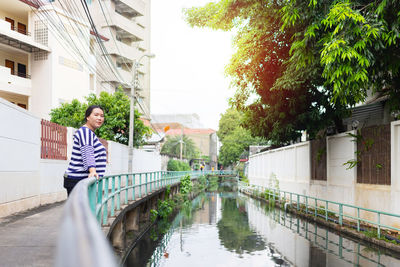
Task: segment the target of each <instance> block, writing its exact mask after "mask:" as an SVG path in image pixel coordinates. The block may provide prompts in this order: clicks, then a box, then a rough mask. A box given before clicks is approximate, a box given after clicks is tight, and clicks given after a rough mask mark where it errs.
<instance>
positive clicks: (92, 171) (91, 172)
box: [88, 167, 99, 180]
mask: <svg viewBox="0 0 400 267" xmlns="http://www.w3.org/2000/svg"><path fill="white" fill-rule="evenodd" d="M88 177H96V179H97V180H99V175H98V174H97V172H96V168H93V167H92V168H89V176H88Z"/></svg>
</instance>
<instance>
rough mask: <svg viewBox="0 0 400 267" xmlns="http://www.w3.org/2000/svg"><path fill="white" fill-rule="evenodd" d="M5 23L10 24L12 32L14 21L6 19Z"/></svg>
mask: <svg viewBox="0 0 400 267" xmlns="http://www.w3.org/2000/svg"><path fill="white" fill-rule="evenodd" d="M6 21H7V22H9V23H10V24H11V30H14V20H13V19H10V18H7V17H6Z"/></svg>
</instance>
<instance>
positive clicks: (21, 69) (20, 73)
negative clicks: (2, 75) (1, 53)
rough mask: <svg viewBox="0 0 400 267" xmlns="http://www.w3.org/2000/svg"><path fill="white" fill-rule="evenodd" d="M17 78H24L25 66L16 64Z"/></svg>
mask: <svg viewBox="0 0 400 267" xmlns="http://www.w3.org/2000/svg"><path fill="white" fill-rule="evenodd" d="M17 74H18V76H19V77H23V78H26V65H24V64H21V63H18V73H17Z"/></svg>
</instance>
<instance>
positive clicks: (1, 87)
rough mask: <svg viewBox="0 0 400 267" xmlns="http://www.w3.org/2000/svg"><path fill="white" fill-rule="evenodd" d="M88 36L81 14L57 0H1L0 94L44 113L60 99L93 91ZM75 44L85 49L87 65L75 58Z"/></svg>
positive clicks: (82, 51)
mask: <svg viewBox="0 0 400 267" xmlns="http://www.w3.org/2000/svg"><path fill="white" fill-rule="evenodd" d="M43 2H45V1H43ZM55 24H57V25H55ZM71 25H74V27H79V30H80V34H77V33H76V32H77V30H76V29H77V28H76V29H74V27H73V26H71ZM51 27H53V29H56V30H58V31H59V34H54V33H53V31H52V28H51ZM90 36H91V35H90V28H89V26H88V25H87V24H86V23H85V22H84V20H81V19H77V18H74V17H72V16H70V15H69V14H68V13H65V12H63V11H62V9H60V8H57V6H56V5H55V4H54V5H53V4H50V3H47V4H43V5H41V6H39V5H38V4H36V1H28V0H9V1H0V42H1V45H0V97H2V98H4V99H6V100H8V101H10V102H12V103H15V104H17V105H19V106H21V107H23V108H26V109H27V110H29V111H31V112H32V113H33V114H34V115H36V116H38V117H41V118H47V119H48V118H49V111H50V110H51V109H52V108H55V107H58V106H59V104H60V103H63V102H65V101H70V100H72V99H73V98H78V99H79V100H83V98H84V97H85V96H87V95H88V94H89V92H91V91H92V92H95V91H94V90H95V88H94V87H95V82H94V81H95V59H94V57H93V56H90V49H89V43H90ZM71 44H73V46H75V47H71ZM74 49H75V50H77V49H78V50H79V51H81V53H82V54H84V55H87V59H88V64H89V65H88V64H84V63H82V62H80V61H79V57H78V56H77V55H76V53H74ZM90 66H91V67H90ZM90 69H92V70H90Z"/></svg>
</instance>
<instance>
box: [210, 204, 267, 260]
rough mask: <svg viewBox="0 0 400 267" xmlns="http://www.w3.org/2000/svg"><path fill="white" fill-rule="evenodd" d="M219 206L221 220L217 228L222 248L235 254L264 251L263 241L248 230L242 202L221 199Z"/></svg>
mask: <svg viewBox="0 0 400 267" xmlns="http://www.w3.org/2000/svg"><path fill="white" fill-rule="evenodd" d="M221 204H222V218H221V220H220V221H219V222H218V223H217V227H218V236H219V239H220V240H221V243H222V244H223V245H224V247H225V248H227V249H228V250H230V251H234V252H236V253H237V254H243V253H249V252H253V251H259V250H264V249H265V242H264V240H263V239H262V238H261V237H260V236H258V235H257V234H256V233H254V232H253V231H252V230H251V229H250V226H249V221H248V217H247V212H246V208H245V205H244V202H243V203H240V201H237V200H236V199H233V198H223V199H221Z"/></svg>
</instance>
